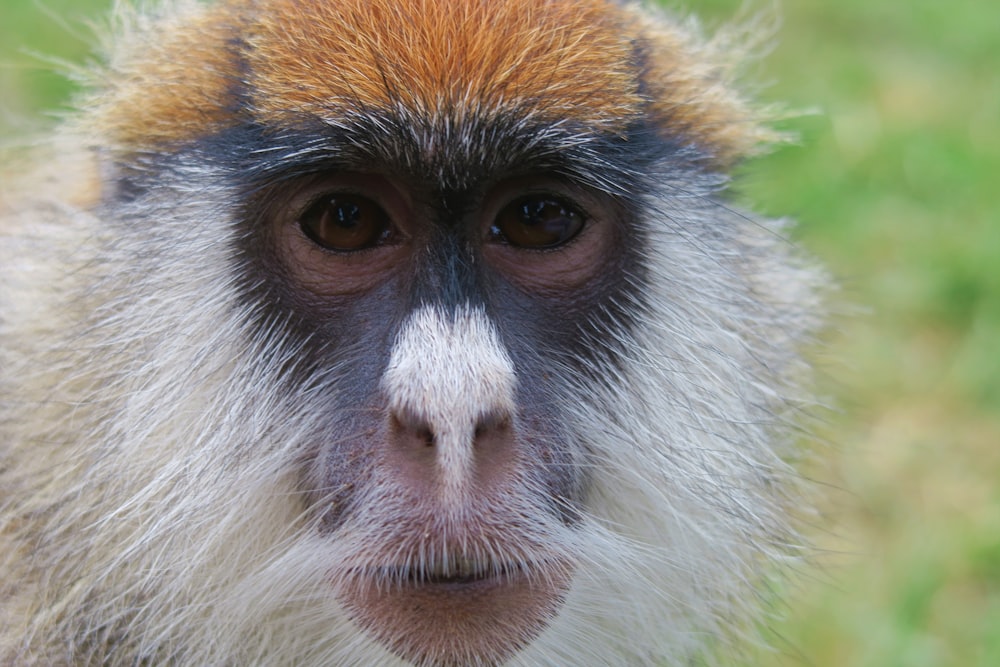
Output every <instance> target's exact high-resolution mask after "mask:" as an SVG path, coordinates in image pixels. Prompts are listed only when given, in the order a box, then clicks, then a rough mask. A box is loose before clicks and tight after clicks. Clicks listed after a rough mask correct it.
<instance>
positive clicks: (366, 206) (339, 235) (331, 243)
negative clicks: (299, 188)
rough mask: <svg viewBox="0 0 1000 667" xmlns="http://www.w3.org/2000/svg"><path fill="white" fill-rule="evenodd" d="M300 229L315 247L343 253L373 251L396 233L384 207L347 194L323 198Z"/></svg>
mask: <svg viewBox="0 0 1000 667" xmlns="http://www.w3.org/2000/svg"><path fill="white" fill-rule="evenodd" d="M299 225H300V226H301V227H302V231H303V232H305V234H306V236H308V237H309V238H310V239H311V240H312V241H313V242H314V243H316V244H318V245H320V246H323V247H324V248H327V249H328V250H339V251H342V252H351V251H355V250H364V249H366V248H372V247H374V246H377V245H379V244H380V243H383V242H384V241H385V240H386V239H388V238H389V236H390V235H391V233H392V224H391V222H390V221H389V215H388V214H387V213H386V212H385V211H384V210H383V209H382V207H381V206H379V205H378V204H376V203H375V202H373V201H372V200H371V199H368V198H367V197H362V196H361V195H354V194H347V193H343V194H339V193H338V194H332V195H325V196H324V197H322V198H320V199H319V200H318V201H316V202H315V203H313V204H312V206H310V207H309V208H308V209H307V210H306V212H305V213H303V214H302V217H301V218H299Z"/></svg>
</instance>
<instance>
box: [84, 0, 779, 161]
mask: <svg viewBox="0 0 1000 667" xmlns="http://www.w3.org/2000/svg"><path fill="white" fill-rule="evenodd" d="M134 38H135V39H134V40H133V45H132V47H131V48H130V49H126V53H125V54H124V56H122V57H121V58H120V60H119V61H118V62H113V63H112V67H113V68H114V69H115V70H117V76H114V77H109V79H111V80H115V79H117V80H118V81H119V82H120V83H118V84H117V85H116V87H113V88H112V89H110V90H107V91H104V95H103V96H102V100H103V105H102V106H103V109H104V110H103V112H102V113H101V114H100V115H99V121H98V122H99V124H100V126H101V128H102V129H104V130H110V133H111V135H112V137H113V139H114V140H115V143H116V144H117V145H118V146H119V147H120V148H121V149H123V150H126V151H134V150H158V149H162V148H163V147H164V146H165V145H170V144H176V143H182V142H185V141H188V140H191V139H195V138H198V137H200V136H204V135H206V134H208V133H211V132H213V131H217V130H219V129H223V128H225V127H227V126H229V125H234V124H236V123H238V122H241V119H242V120H246V119H251V120H254V121H256V122H259V123H261V124H264V125H267V126H277V127H281V126H282V125H284V124H286V123H288V122H292V121H293V119H294V118H296V117H301V116H302V115H304V114H305V115H309V116H315V117H318V118H321V119H336V118H339V117H341V116H342V114H343V113H344V112H345V111H362V112H363V111H364V110H366V109H376V110H390V111H391V110H396V109H398V108H399V107H400V106H401V107H402V108H404V109H405V110H406V111H408V112H410V113H413V114H418V115H420V116H423V117H426V118H428V119H438V118H441V117H443V116H447V117H450V118H451V119H453V120H456V121H459V122H461V120H462V118H463V117H465V116H466V115H469V114H476V115H489V114H490V113H495V112H502V111H504V110H506V109H517V111H518V112H519V113H522V114H527V115H530V116H531V117H532V118H535V119H539V120H548V121H558V120H561V119H567V120H572V121H576V122H579V123H581V124H584V125H587V126H592V127H593V128H594V130H595V131H607V132H620V131H622V130H623V129H624V128H625V126H626V125H627V123H629V122H630V121H631V120H633V119H635V118H637V117H639V116H641V115H643V114H646V115H648V116H650V117H651V118H652V120H653V124H654V125H656V126H659V127H661V128H663V130H664V131H666V132H670V133H671V134H673V135H675V136H683V137H686V138H687V140H688V141H689V142H690V143H692V144H695V145H697V146H698V147H699V148H701V149H702V150H703V151H704V152H705V153H706V154H708V155H710V156H712V157H713V158H714V160H715V161H716V162H717V163H718V165H719V166H726V165H728V164H729V163H731V162H732V161H733V160H734V159H736V158H738V157H740V156H742V155H744V154H746V153H747V152H748V151H750V150H752V149H753V147H754V146H755V145H756V144H757V143H759V141H760V140H761V139H762V138H765V137H766V133H765V132H763V131H762V130H761V129H760V128H759V126H758V124H757V123H756V122H755V119H754V118H753V114H752V113H751V111H750V109H749V107H748V106H747V105H746V104H745V102H744V101H743V100H742V98H740V97H739V96H738V95H737V94H736V93H735V92H734V91H733V90H732V89H731V88H730V87H729V86H728V85H727V83H726V81H725V78H724V76H723V75H722V74H720V73H724V67H723V66H722V64H717V65H712V64H711V63H712V60H718V55H717V54H715V53H714V52H713V50H712V49H711V47H710V46H708V45H706V43H704V42H703V41H701V40H699V39H698V38H697V37H696V36H693V35H691V34H689V33H687V32H685V31H684V30H682V29H681V28H678V27H677V26H675V25H674V24H671V23H668V22H667V21H666V20H658V19H655V18H650V17H649V15H648V14H646V13H645V12H644V11H641V10H639V9H638V8H636V7H634V6H629V5H624V6H622V5H619V4H616V3H613V2H609V1H607V0H576V1H573V2H570V1H568V0H513V1H503V0H447V1H446V2H444V1H442V0H259V1H250V0H224V1H223V2H220V3H217V4H214V5H211V6H209V7H207V8H206V7H196V8H194V9H189V10H188V11H187V12H185V13H183V14H182V15H179V16H174V17H171V18H169V19H166V20H162V21H160V22H153V23H151V24H150V25H149V26H146V27H144V28H140V29H139V30H138V31H137V32H136V34H135V35H134ZM706 59H707V60H708V62H709V64H708V65H706ZM235 90H241V91H242V95H241V96H240V97H238V98H237V97H235V96H234V94H233V91H235Z"/></svg>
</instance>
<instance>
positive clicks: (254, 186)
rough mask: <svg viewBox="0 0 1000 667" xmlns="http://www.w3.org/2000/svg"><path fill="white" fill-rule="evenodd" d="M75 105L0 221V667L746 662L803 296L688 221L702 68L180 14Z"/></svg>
mask: <svg viewBox="0 0 1000 667" xmlns="http://www.w3.org/2000/svg"><path fill="white" fill-rule="evenodd" d="M151 45H153V46H151ZM101 80H102V81H103V82H105V83H104V88H103V89H102V90H100V91H99V94H98V95H96V96H94V97H93V98H92V99H91V101H90V104H89V106H88V105H84V106H85V107H86V108H85V111H84V113H82V114H81V116H80V118H79V119H78V120H76V121H73V122H71V123H69V124H67V126H66V127H65V128H64V129H63V130H61V131H60V133H58V135H57V136H56V137H55V138H54V139H53V142H54V146H55V149H54V150H53V155H54V156H56V157H55V158H54V159H53V160H51V161H50V162H51V164H48V165H45V166H44V168H43V167H39V169H40V170H41V172H40V175H38V176H36V177H34V178H33V182H36V183H42V184H45V185H44V188H47V189H46V191H45V192H43V193H40V194H34V195H26V196H25V199H24V201H23V202H21V201H13V200H12V201H11V202H7V201H4V202H3V205H2V206H0V223H2V224H0V233H4V234H7V235H8V236H5V238H4V240H5V241H6V240H8V239H11V240H12V241H13V242H12V243H9V244H7V243H5V244H0V284H2V285H3V286H4V290H3V291H2V293H0V314H2V315H3V319H2V321H0V390H2V391H3V392H4V394H3V400H0V455H2V458H0V488H3V489H4V493H5V494H6V495H5V496H4V497H3V498H2V501H3V504H2V505H0V508H2V510H3V514H0V519H2V521H0V554H3V555H2V556H0V659H6V660H2V661H5V662H11V663H13V664H19V663H24V662H26V661H32V660H34V661H40V662H48V663H53V664H63V663H72V664H109V665H135V664H219V665H235V664H277V665H289V664H296V665H299V664H301V665H370V664H379V665H383V664H384V665H400V664H404V663H408V664H414V665H419V666H421V667H431V666H452V665H455V666H457V665H499V664H501V663H502V664H508V665H520V666H521V667H524V666H527V665H532V666H533V665H544V664H548V665H567V664H569V665H576V664H594V665H607V664H649V663H661V662H662V663H663V664H688V663H690V662H693V661H694V660H695V658H694V657H693V656H695V655H697V654H698V653H699V652H701V651H702V650H703V649H704V644H705V643H706V642H705V641H704V639H703V638H704V637H706V636H709V637H714V638H716V639H714V640H712V641H713V642H718V643H725V641H726V638H727V637H730V636H736V635H739V634H740V633H741V632H742V631H743V627H744V625H743V624H745V623H751V622H752V619H753V618H754V614H753V613H751V612H749V611H747V610H746V609H745V607H753V606H754V605H753V603H752V601H753V599H754V592H753V590H754V588H753V581H754V579H755V578H756V577H757V576H758V575H759V573H760V569H761V563H762V562H768V561H770V560H774V558H775V556H776V555H780V556H782V557H784V555H786V554H787V552H788V546H787V545H789V544H793V543H794V537H793V536H792V535H791V531H790V529H789V521H788V520H787V516H788V513H789V512H788V511H787V507H786V504H785V502H786V501H785V498H786V491H785V489H786V488H787V487H788V485H787V478H788V476H789V475H788V471H787V469H786V465H785V463H784V456H785V454H786V447H787V441H788V438H787V435H786V431H787V428H786V427H785V422H786V418H785V414H786V413H787V412H790V411H792V410H793V409H795V408H796V407H797V404H798V401H799V397H800V396H801V390H800V389H799V384H800V380H799V376H800V375H801V371H802V363H801V361H800V359H799V357H798V354H797V352H796V347H797V345H798V343H799V342H800V341H801V340H802V339H803V338H805V337H806V336H807V334H808V332H809V331H810V330H811V329H812V328H813V327H814V326H815V318H814V317H813V312H814V311H815V310H816V303H815V298H814V289H815V285H816V283H817V282H818V281H819V280H820V278H819V277H818V274H817V273H816V272H815V271H814V270H813V269H812V268H810V267H809V266H808V263H804V262H802V261H800V260H799V259H797V258H796V256H795V254H794V252H792V251H791V250H790V249H789V248H788V247H787V244H785V243H784V241H782V239H781V236H780V234H779V233H778V232H779V231H780V225H777V224H774V223H771V222H768V221H763V220H759V219H757V218H753V217H751V216H749V215H747V214H745V213H743V212H740V211H738V210H735V209H733V208H732V207H731V206H730V205H729V204H727V203H726V202H725V201H724V199H723V198H722V190H723V188H724V186H725V184H726V182H727V177H726V173H727V171H728V170H729V169H730V168H731V167H732V165H733V164H734V162H735V161H736V160H738V159H739V158H741V157H743V156H745V155H747V154H750V153H751V152H752V151H753V150H754V147H755V146H756V145H757V144H758V143H759V142H760V141H761V140H762V139H767V138H768V137H769V136H770V135H769V133H768V131H767V130H766V129H763V128H762V125H761V124H760V123H759V122H758V119H757V116H756V114H755V112H754V111H753V110H752V108H751V107H750V106H749V105H748V104H747V103H746V102H745V101H744V100H743V98H742V97H741V96H740V95H739V94H738V93H737V92H735V91H734V90H733V88H732V87H731V86H730V82H729V69H728V62H727V59H726V57H723V55H722V49H721V48H720V46H719V43H715V42H711V41H708V40H705V39H704V38H702V37H701V36H700V35H699V34H698V33H697V31H696V30H695V29H693V28H692V27H691V26H690V25H688V24H686V23H683V22H681V23H678V22H676V21H673V20H671V19H669V18H667V17H665V16H661V15H659V14H657V13H655V12H654V11H651V10H646V9H643V8H640V7H638V6H636V5H633V4H630V3H621V2H612V1H610V0H578V1H576V2H569V1H566V0H518V1H517V2H508V1H501V0H496V1H493V0H491V1H488V2H484V1H480V0H447V1H434V0H336V1H333V0H330V1H324V0H260V1H258V2H245V1H243V0H219V1H218V2H214V3H198V2H176V3H166V4H165V6H164V9H163V10H162V12H160V13H156V14H155V15H154V14H150V15H149V16H146V15H143V16H141V17H137V18H136V19H135V21H134V25H132V26H131V27H130V28H129V29H128V30H126V31H124V34H122V35H121V36H120V44H119V45H118V46H117V47H116V48H115V50H114V52H113V53H112V54H111V55H110V56H109V63H108V68H107V72H106V76H103V77H102V78H101ZM150 81H154V82H156V84H157V85H155V86H151V85H149V82H150ZM46 170H47V171H46ZM6 230H10V231H6ZM8 443H10V444H8ZM8 554H9V555H8ZM4 582H14V583H11V584H10V585H7V584H5V583H4ZM21 582H24V583H23V584H22V583H21ZM743 618H746V619H750V620H747V621H740V620H735V619H743ZM8 619H14V620H12V621H10V622H8ZM7 628H10V629H7ZM591 637H598V638H599V639H598V640H595V641H591V640H590V638H591ZM710 643H711V642H710ZM710 648H711V647H710Z"/></svg>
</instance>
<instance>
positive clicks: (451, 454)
mask: <svg viewBox="0 0 1000 667" xmlns="http://www.w3.org/2000/svg"><path fill="white" fill-rule="evenodd" d="M514 387H515V377H514V368H513V364H512V363H511V360H510V357H508V356H507V353H506V352H505V351H504V349H503V346H502V345H501V343H500V340H499V339H498V337H497V334H496V331H495V329H494V328H493V325H492V324H491V322H490V321H489V319H488V318H487V317H486V314H485V313H484V312H483V311H482V310H478V309H476V310H474V309H471V308H467V307H466V308H461V309H459V310H457V311H455V312H454V313H444V312H441V311H439V310H438V309H436V308H433V307H424V308H421V309H419V310H417V311H416V312H414V313H413V315H412V316H411V317H410V319H409V321H407V322H406V324H405V325H404V326H403V329H402V331H401V332H400V334H399V338H398V339H397V340H396V343H395V345H394V346H393V349H392V355H391V357H390V360H389V366H388V368H387V369H386V371H385V375H384V376H383V378H382V388H383V391H385V393H386V396H387V397H388V399H389V408H390V410H392V411H393V412H394V414H406V415H409V416H411V417H414V418H416V419H418V420H420V421H423V422H426V424H427V426H428V427H430V429H431V430H432V431H433V432H434V436H435V446H436V447H437V448H438V457H439V465H440V466H441V469H442V472H443V474H444V476H445V477H444V478H445V480H446V482H447V483H448V484H449V485H454V484H457V485H459V486H462V484H463V481H464V480H465V479H466V478H467V477H468V474H469V471H470V469H471V465H472V462H473V460H472V456H473V448H472V445H473V439H474V437H475V432H476V426H477V424H478V423H479V422H480V421H481V420H482V419H484V418H489V417H495V416H509V415H512V414H513V412H514Z"/></svg>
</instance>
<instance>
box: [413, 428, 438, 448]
mask: <svg viewBox="0 0 1000 667" xmlns="http://www.w3.org/2000/svg"><path fill="white" fill-rule="evenodd" d="M416 435H417V439H418V440H420V442H422V443H424V446H425V447H433V446H434V445H435V444H436V443H435V440H436V438H435V437H434V432H433V431H432V430H430V429H429V428H427V427H426V426H424V427H421V428H418V429H417V434H416Z"/></svg>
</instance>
